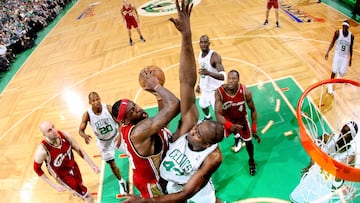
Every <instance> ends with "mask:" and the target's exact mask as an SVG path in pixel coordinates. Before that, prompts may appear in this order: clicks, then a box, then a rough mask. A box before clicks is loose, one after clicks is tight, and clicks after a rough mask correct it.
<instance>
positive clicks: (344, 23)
mask: <svg viewBox="0 0 360 203" xmlns="http://www.w3.org/2000/svg"><path fill="white" fill-rule="evenodd" d="M342 25H346V26H348V27H350V25H349V23H347V22H343V23H342Z"/></svg>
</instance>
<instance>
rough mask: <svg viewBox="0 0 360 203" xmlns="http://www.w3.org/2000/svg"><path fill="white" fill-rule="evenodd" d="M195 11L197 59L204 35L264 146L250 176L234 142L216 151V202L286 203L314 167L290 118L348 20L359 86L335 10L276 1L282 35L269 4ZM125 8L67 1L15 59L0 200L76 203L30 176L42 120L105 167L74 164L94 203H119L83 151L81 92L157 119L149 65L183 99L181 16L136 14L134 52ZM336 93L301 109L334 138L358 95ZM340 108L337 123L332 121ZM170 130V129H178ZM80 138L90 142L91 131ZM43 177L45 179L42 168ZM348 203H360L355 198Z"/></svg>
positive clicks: (106, 177) (5, 101)
mask: <svg viewBox="0 0 360 203" xmlns="http://www.w3.org/2000/svg"><path fill="white" fill-rule="evenodd" d="M156 1H157V0H156ZM164 1H165V0H164ZM130 2H131V3H133V4H134V5H135V6H136V7H138V8H140V9H142V8H156V7H149V3H151V2H152V3H154V1H152V0H132V1H130ZM160 2H162V3H164V2H163V1H161V0H160ZM169 2H170V1H169ZM169 2H168V1H166V2H165V3H169ZM194 2H195V3H196V6H195V7H194V8H193V13H192V16H191V23H192V29H193V39H192V40H193V46H194V51H195V55H196V56H197V54H198V53H199V51H200V48H199V46H198V43H199V37H200V36H201V35H203V34H207V35H208V36H209V37H210V42H211V45H210V48H211V49H213V50H215V51H217V52H218V53H219V54H220V55H221V56H222V59H223V64H224V67H225V70H226V71H227V72H228V71H230V70H231V69H235V70H238V71H239V72H240V81H241V82H242V83H244V84H246V85H247V86H249V87H250V89H251V91H252V92H253V94H254V101H255V105H256V108H257V111H258V129H259V134H260V136H261V137H262V143H260V144H257V143H254V145H255V159H256V162H257V173H256V175H255V176H250V175H249V172H248V164H247V159H248V157H247V153H246V149H245V148H243V149H241V151H240V152H239V153H236V154H235V153H233V152H232V150H231V146H232V145H233V138H232V137H230V138H228V139H226V140H224V141H223V142H222V143H221V149H222V153H223V156H224V158H223V163H222V165H221V167H220V168H219V170H218V171H217V172H216V173H215V174H214V176H213V183H214V185H215V188H216V190H217V196H218V197H219V198H221V199H222V200H224V201H228V202H241V201H246V200H247V202H289V195H290V193H291V191H292V190H293V189H294V188H295V187H296V185H297V184H298V183H299V181H300V177H301V174H300V172H301V169H302V168H304V167H306V166H307V165H308V163H309V160H310V157H309V155H308V153H307V152H306V151H305V149H304V148H303V146H302V144H301V142H300V134H299V125H298V120H297V118H296V106H297V103H298V100H299V97H300V95H301V94H302V92H303V90H305V89H306V88H307V87H309V86H310V85H312V84H314V83H316V82H318V81H321V80H325V79H328V78H329V77H330V71H331V62H332V53H333V52H331V54H330V55H331V56H330V58H329V60H325V59H324V55H325V53H326V50H327V48H328V46H329V43H330V41H331V37H332V35H333V33H334V31H335V30H336V29H339V28H340V26H341V23H342V21H343V20H345V19H348V20H350V25H351V28H350V31H351V32H352V33H353V34H354V35H355V41H356V43H355V44H354V53H353V63H352V67H351V68H349V70H348V71H347V73H346V75H345V76H344V77H345V78H346V79H350V80H354V81H359V80H360V69H359V68H358V67H359V66H360V48H359V43H358V39H360V38H359V36H360V35H359V32H360V30H359V26H358V23H357V22H356V20H352V19H349V17H348V16H346V14H343V13H344V12H342V13H341V12H339V11H338V10H336V9H334V8H333V7H331V6H329V4H330V3H332V0H326V1H324V2H325V3H321V4H317V3H316V0H315V1H310V0H300V1H283V5H282V10H280V11H279V14H280V28H276V27H275V20H274V18H275V17H274V11H273V10H271V11H270V16H269V25H268V26H263V25H262V24H263V22H264V20H265V19H264V16H265V1H252V0H244V1H238V0H226V1H222V0H197V1H194ZM121 3H122V1H121V0H120V1H114V0H106V1H93V0H81V1H77V2H74V3H73V6H72V7H71V8H70V9H69V10H68V12H67V13H66V14H64V15H63V16H61V17H62V18H61V19H60V20H59V21H58V22H57V24H55V25H54V26H53V29H51V31H49V33H46V35H45V36H44V38H43V39H42V41H41V43H38V44H37V46H36V48H34V49H32V50H29V51H27V52H25V54H27V56H19V60H20V59H21V58H20V57H25V59H23V61H22V63H21V66H19V70H18V71H17V72H16V71H15V70H14V71H15V72H16V74H15V76H14V77H13V78H12V79H11V80H10V81H9V82H8V83H7V85H6V86H4V89H3V91H2V92H1V94H0V106H2V110H1V111H0V115H1V117H0V153H1V154H2V159H1V167H0V195H1V196H2V201H3V202H16V203H19V202H24V203H26V202H31V203H33V202H34V203H42V202H52V203H58V202H59V203H65V202H69V203H74V202H82V201H81V200H80V199H78V198H77V197H74V196H73V195H72V194H70V193H69V192H64V193H59V192H57V191H55V190H54V189H52V188H50V186H49V185H47V184H46V183H44V181H42V180H41V179H39V178H38V177H37V176H36V174H35V173H34V171H33V168H32V164H33V154H34V151H35V148H36V146H37V145H38V144H39V142H40V141H41V140H42V139H43V136H42V135H41V134H40V131H39V124H40V123H41V122H42V121H44V120H50V121H52V122H53V123H54V124H55V126H56V127H57V128H58V129H61V130H65V131H68V132H70V133H71V134H72V135H73V136H74V137H75V138H76V140H77V141H78V143H79V144H80V146H81V147H82V148H83V149H85V150H86V151H87V153H88V154H89V155H90V156H91V157H92V158H93V160H94V162H95V163H96V164H98V165H99V166H102V167H104V168H103V170H102V173H101V174H100V175H97V174H95V173H93V172H92V170H91V169H90V168H89V166H88V165H87V164H86V163H85V162H84V161H83V160H82V159H81V158H80V157H78V156H77V155H76V159H77V162H78V164H79V167H80V169H81V171H82V175H83V179H84V183H85V185H86V186H87V187H88V188H89V190H90V191H91V193H92V194H93V195H94V197H95V198H96V199H97V200H98V201H97V202H105V203H109V202H121V201H122V199H118V198H117V188H118V185H117V182H116V179H115V177H114V176H113V175H112V174H111V172H110V170H109V168H108V166H107V165H105V164H104V163H103V162H102V161H101V158H100V157H99V152H98V149H97V147H96V144H95V142H94V140H93V142H92V143H91V144H90V145H86V144H85V143H84V140H83V139H81V138H80V136H79V135H78V128H79V125H80V121H81V116H82V114H83V113H84V112H85V111H86V110H87V108H88V107H89V104H88V100H87V96H88V93H89V92H91V91H96V92H98V93H99V95H100V97H101V98H102V101H103V102H104V103H107V104H110V105H112V104H113V102H114V101H116V100H118V99H121V98H129V99H131V100H134V101H136V102H137V103H138V104H139V105H140V106H142V107H146V108H147V110H148V111H149V112H150V113H154V112H155V111H156V109H155V108H153V107H154V105H155V104H156V100H155V99H154V98H153V96H152V95H151V94H149V93H147V92H145V91H143V90H142V89H141V88H140V86H139V83H138V73H139V71H140V70H141V69H142V68H143V67H144V66H147V65H157V66H159V67H161V68H162V69H163V71H164V72H165V77H166V81H165V87H167V88H169V89H171V90H172V91H173V92H174V94H175V95H177V96H178V95H179V81H178V63H179V50H180V35H179V34H178V32H177V31H176V30H175V29H174V27H173V25H172V24H171V23H170V22H169V21H168V18H169V17H172V16H176V15H175V14H174V12H173V10H171V9H172V7H171V6H170V7H165V4H163V7H162V9H158V10H154V9H150V10H149V9H148V10H146V9H143V10H144V11H145V10H146V11H147V12H148V13H147V14H146V15H145V14H144V15H142V16H141V17H140V20H141V28H142V33H143V35H144V37H145V39H146V42H145V43H142V42H140V40H139V39H138V36H137V33H136V32H135V30H133V31H132V35H133V39H134V41H135V44H134V45H133V46H129V44H128V36H127V33H126V30H125V29H124V27H125V26H124V24H123V23H122V19H121V16H120V14H119V10H120V6H121ZM158 3H159V2H158ZM167 5H168V4H167ZM169 5H171V2H170V4H169ZM149 11H151V12H149ZM309 19H310V21H309ZM20 67H21V68H20ZM342 90H343V87H342V86H340V85H336V86H335V92H336V93H340V92H342ZM338 95H341V94H335V96H334V97H333V96H331V95H327V94H323V93H317V94H314V95H312V97H311V99H309V101H310V102H311V103H310V105H308V106H314V107H315V108H316V109H320V111H321V114H319V115H320V116H324V118H325V119H323V120H324V121H326V123H327V125H328V127H329V128H331V129H336V130H338V129H339V127H341V125H342V124H343V123H342V122H343V121H344V120H346V119H352V118H357V119H358V120H357V121H358V123H360V119H359V113H358V112H360V109H359V105H358V102H359V101H360V98H359V96H360V94H356V92H350V93H349V94H343V95H342V96H341V97H337V96H338ZM306 101H308V100H306ZM334 104H337V105H334ZM339 106H340V108H338V107H339ZM320 107H321V108H320ZM336 108H338V109H339V110H341V111H340V113H338V111H337V113H336V114H334V109H336ZM345 117H347V118H345ZM319 118H322V117H319ZM170 127H171V128H172V129H174V128H175V126H174V125H173V124H172V125H170ZM86 131H87V132H88V133H89V134H91V135H92V132H91V129H90V127H88V129H87V130H86ZM118 155H119V159H117V163H118V164H119V166H120V165H121V172H122V175H123V176H125V178H127V179H129V177H128V172H129V170H128V165H127V158H126V157H123V156H121V154H120V153H119V154H118ZM43 169H44V170H46V169H45V168H44V166H43ZM135 193H136V190H135ZM354 202H360V200H359V199H358V198H355V200H354Z"/></svg>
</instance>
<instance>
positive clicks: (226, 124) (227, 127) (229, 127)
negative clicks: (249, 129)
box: [224, 121, 233, 130]
mask: <svg viewBox="0 0 360 203" xmlns="http://www.w3.org/2000/svg"><path fill="white" fill-rule="evenodd" d="M232 125H233V123H232V122H230V121H226V122H225V124H224V127H225V129H227V130H230V129H231V127H232Z"/></svg>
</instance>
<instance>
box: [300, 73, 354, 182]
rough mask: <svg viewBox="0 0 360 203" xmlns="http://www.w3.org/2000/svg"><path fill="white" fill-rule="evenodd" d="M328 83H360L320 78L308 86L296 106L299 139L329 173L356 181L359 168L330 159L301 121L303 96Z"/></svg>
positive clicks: (311, 155)
mask: <svg viewBox="0 0 360 203" xmlns="http://www.w3.org/2000/svg"><path fill="white" fill-rule="evenodd" d="M328 83H348V84H352V85H354V86H358V87H360V83H359V82H357V81H353V80H348V79H329V80H322V81H320V82H317V83H315V84H313V85H311V86H310V87H308V88H307V89H306V90H305V91H304V92H303V94H302V95H301V97H300V99H299V101H298V104H297V108H296V117H297V121H298V124H299V129H300V141H301V143H302V145H303V147H304V149H305V151H306V152H307V153H308V154H309V155H310V157H311V158H312V159H313V160H314V161H315V162H316V163H317V164H318V165H319V166H320V167H321V168H323V169H324V170H326V171H327V172H329V173H330V174H332V175H334V176H336V177H338V178H341V179H344V180H349V181H356V182H360V169H359V168H355V167H350V166H348V165H345V164H343V163H341V162H338V161H336V160H334V159H332V158H331V157H330V156H328V155H327V154H326V153H324V152H323V151H322V150H321V149H320V148H319V147H318V146H317V145H316V144H315V143H314V141H313V139H312V137H311V136H310V135H309V133H308V132H307V130H306V128H305V124H304V123H303V121H302V115H301V107H302V105H303V102H304V99H305V97H306V96H307V95H308V93H309V92H310V91H311V90H313V89H315V88H316V87H319V86H321V85H324V84H328Z"/></svg>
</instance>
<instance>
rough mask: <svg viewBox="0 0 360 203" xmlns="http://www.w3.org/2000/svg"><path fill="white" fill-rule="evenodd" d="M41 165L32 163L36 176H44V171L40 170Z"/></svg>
mask: <svg viewBox="0 0 360 203" xmlns="http://www.w3.org/2000/svg"><path fill="white" fill-rule="evenodd" d="M41 165H42V163H41V164H39V163H37V162H35V161H34V171H35V173H36V174H37V175H38V176H42V175H43V174H44V171H43V170H42V169H41Z"/></svg>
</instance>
